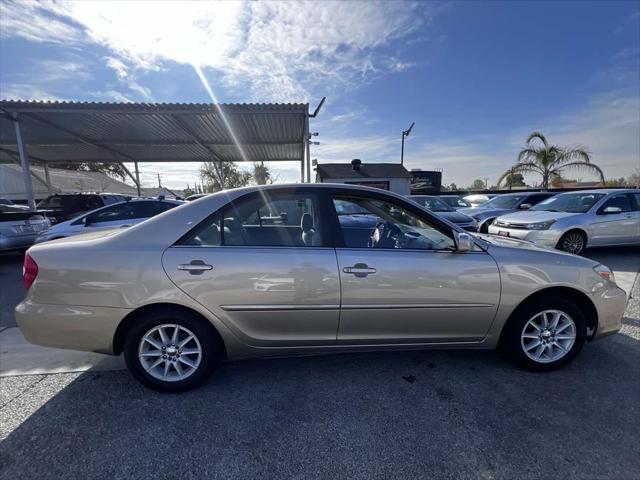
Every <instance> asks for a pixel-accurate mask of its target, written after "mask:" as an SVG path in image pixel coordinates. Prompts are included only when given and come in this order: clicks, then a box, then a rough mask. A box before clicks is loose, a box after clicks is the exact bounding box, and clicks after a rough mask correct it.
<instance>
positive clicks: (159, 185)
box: [158, 173, 162, 188]
mask: <svg viewBox="0 0 640 480" xmlns="http://www.w3.org/2000/svg"><path fill="white" fill-rule="evenodd" d="M160 178H162V177H160V174H159V173H158V188H161V187H162V184H161V183H160Z"/></svg>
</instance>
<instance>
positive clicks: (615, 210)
mask: <svg viewBox="0 0 640 480" xmlns="http://www.w3.org/2000/svg"><path fill="white" fill-rule="evenodd" d="M602 213H604V214H605V215H610V214H612V213H622V209H621V208H620V207H607V208H605V209H604V210H603V211H602Z"/></svg>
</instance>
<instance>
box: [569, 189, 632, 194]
mask: <svg viewBox="0 0 640 480" xmlns="http://www.w3.org/2000/svg"><path fill="white" fill-rule="evenodd" d="M566 193H581V194H585V193H586V194H590V193H603V194H605V195H608V194H610V193H640V190H637V189H633V188H595V189H592V190H573V191H571V192H562V193H560V194H559V195H564V194H566Z"/></svg>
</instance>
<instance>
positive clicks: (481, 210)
mask: <svg viewBox="0 0 640 480" xmlns="http://www.w3.org/2000/svg"><path fill="white" fill-rule="evenodd" d="M554 195H556V194H555V193H550V192H521V193H505V194H504V195H498V196H497V197H493V198H492V199H491V200H489V201H488V202H486V203H483V204H482V205H480V206H478V207H474V208H463V209H460V213H464V214H466V215H469V216H471V217H473V218H474V219H475V220H476V221H477V222H478V231H479V232H480V233H488V232H489V225H491V224H492V223H493V221H494V220H495V219H496V218H498V217H499V216H501V215H506V214H508V213H514V212H518V211H520V210H528V209H530V208H531V207H533V206H534V205H537V204H538V203H540V202H541V201H543V200H546V199H547V198H550V197H553V196H554Z"/></svg>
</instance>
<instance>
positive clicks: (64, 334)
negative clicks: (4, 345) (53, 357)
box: [15, 299, 131, 354]
mask: <svg viewBox="0 0 640 480" xmlns="http://www.w3.org/2000/svg"><path fill="white" fill-rule="evenodd" d="M130 311H131V310H129V309H126V308H111V307H85V306H74V305H49V304H37V303H33V302H31V301H30V300H28V299H27V300H24V301H22V302H21V303H20V304H18V306H17V307H16V310H15V313H16V323H17V324H18V327H20V330H21V331H22V334H23V335H24V337H25V338H26V339H27V340H28V341H29V342H30V343H34V344H36V345H42V346H45V347H55V348H67V349H71V350H83V351H87V352H99V353H108V354H112V353H113V337H114V335H115V332H116V328H117V327H118V325H119V324H120V322H121V321H122V319H123V318H124V317H125V316H126V315H127V314H128V313H129V312H130Z"/></svg>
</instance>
